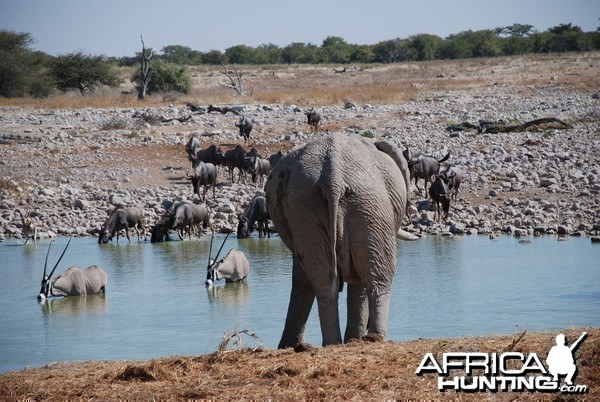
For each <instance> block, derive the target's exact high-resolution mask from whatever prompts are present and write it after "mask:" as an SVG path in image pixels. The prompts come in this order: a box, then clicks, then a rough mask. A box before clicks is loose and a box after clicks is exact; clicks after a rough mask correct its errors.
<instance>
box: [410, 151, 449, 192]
mask: <svg viewBox="0 0 600 402" xmlns="http://www.w3.org/2000/svg"><path fill="white" fill-rule="evenodd" d="M403 154H404V155H405V157H406V155H407V154H408V155H410V153H409V152H408V149H407V150H405V151H404V152H403ZM449 157H450V152H448V153H447V154H446V156H444V157H443V158H442V159H439V160H438V159H436V158H434V157H433V156H423V155H421V156H419V157H418V158H415V159H413V158H410V157H409V159H408V169H409V170H410V177H411V178H414V179H415V186H416V187H417V191H419V192H421V189H420V188H419V179H424V180H425V189H424V194H427V182H431V177H432V176H433V175H436V174H438V173H439V172H440V163H442V162H444V161H446V160H448V158H449Z"/></svg>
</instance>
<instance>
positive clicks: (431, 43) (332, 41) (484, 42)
mask: <svg viewBox="0 0 600 402" xmlns="http://www.w3.org/2000/svg"><path fill="white" fill-rule="evenodd" d="M599 49H600V28H598V29H597V30H596V31H593V32H583V31H582V29H581V28H580V27H578V26H576V25H572V24H570V23H569V24H560V25H558V26H555V27H552V28H550V29H548V30H547V31H544V32H537V31H536V30H535V29H534V27H533V26H532V25H524V24H514V25H512V26H507V27H499V28H495V29H491V30H480V31H470V30H469V31H464V32H460V33H458V34H454V35H450V36H448V37H447V38H441V37H439V36H436V35H430V34H419V35H414V36H411V37H409V38H405V39H402V38H397V39H391V40H386V41H382V42H378V43H376V44H374V45H357V44H351V43H347V42H346V41H345V40H344V39H343V38H341V37H338V36H329V37H327V38H325V39H324V40H323V42H322V44H321V45H320V46H317V45H314V44H311V43H301V42H295V43H291V44H289V45H287V46H285V47H279V46H277V45H274V44H272V43H269V44H263V45H259V46H257V47H251V46H247V45H237V46H232V47H230V48H227V49H225V51H224V52H221V51H219V50H210V51H208V52H201V51H198V50H193V49H191V48H189V47H187V46H180V45H170V46H165V47H163V48H162V53H161V54H160V55H159V56H158V58H160V59H161V60H164V61H167V62H170V63H175V64H179V65H202V64H217V65H218V64H221V63H223V64H227V63H232V64H322V63H335V64H345V63H399V62H404V61H425V60H435V59H465V58H472V57H496V56H513V55H521V54H526V53H561V52H581V51H590V50H599ZM116 60H117V61H118V62H119V63H120V64H122V65H131V64H135V63H136V62H137V60H138V59H137V57H122V58H119V59H116Z"/></svg>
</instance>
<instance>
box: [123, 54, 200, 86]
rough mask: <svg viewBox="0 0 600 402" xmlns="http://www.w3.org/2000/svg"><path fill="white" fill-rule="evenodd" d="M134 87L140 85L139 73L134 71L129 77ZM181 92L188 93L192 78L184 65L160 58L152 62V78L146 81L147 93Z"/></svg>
mask: <svg viewBox="0 0 600 402" xmlns="http://www.w3.org/2000/svg"><path fill="white" fill-rule="evenodd" d="M131 82H133V83H134V84H135V85H136V87H138V88H139V86H140V85H141V81H140V74H138V73H135V74H134V75H133V77H132V78H131ZM172 91H175V92H181V93H184V94H188V93H190V92H191V91H192V79H191V78H190V76H189V74H188V72H187V70H186V68H185V67H182V66H178V65H176V64H173V63H167V62H165V61H162V60H154V61H153V62H152V80H150V82H149V83H148V88H147V93H148V94H155V93H164V92H172Z"/></svg>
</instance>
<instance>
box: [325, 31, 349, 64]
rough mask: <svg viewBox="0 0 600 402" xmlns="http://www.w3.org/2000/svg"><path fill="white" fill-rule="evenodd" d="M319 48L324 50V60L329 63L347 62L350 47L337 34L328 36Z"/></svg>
mask: <svg viewBox="0 0 600 402" xmlns="http://www.w3.org/2000/svg"><path fill="white" fill-rule="evenodd" d="M321 49H323V50H324V51H325V55H326V59H325V60H326V61H327V62H330V63H348V62H349V61H350V52H351V47H350V45H348V44H347V43H346V41H345V40H344V39H343V38H340V37H339V36H328V37H327V38H325V40H324V41H323V44H322V45H321Z"/></svg>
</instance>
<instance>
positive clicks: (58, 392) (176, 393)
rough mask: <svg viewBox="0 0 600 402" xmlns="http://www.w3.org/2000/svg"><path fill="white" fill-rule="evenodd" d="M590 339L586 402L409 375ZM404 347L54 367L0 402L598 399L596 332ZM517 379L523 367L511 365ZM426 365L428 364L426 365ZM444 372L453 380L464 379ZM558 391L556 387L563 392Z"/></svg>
mask: <svg viewBox="0 0 600 402" xmlns="http://www.w3.org/2000/svg"><path fill="white" fill-rule="evenodd" d="M584 331H586V332H587V333H588V336H587V338H585V339H584V340H583V341H582V342H581V344H580V346H579V347H578V348H577V349H576V353H575V362H576V366H577V368H578V373H577V375H576V377H575V381H574V383H575V384H576V385H585V386H586V387H587V391H586V393H584V394H578V395H571V394H561V393H560V392H545V393H544V392H512V391H510V392H497V393H491V392H486V393H479V392H477V393H468V392H456V391H454V390H446V391H444V392H440V391H439V390H438V375H437V374H435V373H427V374H423V375H422V376H417V375H416V374H415V372H416V370H417V368H418V367H419V364H420V363H421V362H422V360H423V358H424V356H425V354H426V353H429V352H431V353H434V354H435V357H436V360H437V361H438V362H440V365H441V364H442V363H441V362H442V353H444V352H461V353H465V352H483V353H497V354H498V355H500V354H502V353H504V352H508V351H512V352H517V353H522V354H523V355H524V356H525V357H526V358H527V357H529V355H530V354H532V353H535V354H536V355H537V356H538V357H539V359H540V361H541V362H542V363H543V364H546V361H545V359H546V356H547V354H548V351H549V350H550V348H551V347H552V346H554V345H555V338H556V335H557V334H558V333H564V334H565V335H566V337H567V343H568V344H571V343H572V342H574V341H575V340H576V339H577V338H578V337H579V336H580V335H581V333H582V332H584ZM520 335H521V334H515V335H513V336H509V335H501V336H489V337H475V338H458V339H435V340H425V339H420V340H415V341H411V342H402V343H397V342H374V343H372V342H354V343H351V344H348V345H341V346H333V347H327V348H314V349H309V350H307V351H304V352H301V353H295V352H294V351H292V350H283V351H281V350H270V349H259V350H250V349H243V350H226V351H221V352H215V353H213V354H210V355H206V356H196V357H183V356H175V357H168V358H162V359H155V360H149V361H135V362H80V363H60V364H59V363H57V364H51V365H48V366H45V367H42V368H37V369H25V370H22V371H16V372H9V373H5V374H1V375H0V399H1V400H6V401H11V400H14V401H17V400H56V401H58V400H71V401H75V400H79V401H83V400H88V401H89V400H160V401H165V400H190V399H205V398H206V399H217V400H240V399H253V400H267V399H273V400H294V399H296V400H332V399H358V400H400V399H404V400H457V399H460V400H473V401H479V400H484V399H487V400H557V398H565V399H567V400H568V399H577V400H590V401H591V400H598V398H600V329H599V328H577V329H568V330H564V331H556V332H542V333H525V335H524V336H523V337H522V338H520ZM512 363H516V361H513V362H511V366H510V368H511V369H512V370H519V369H520V368H521V367H522V363H519V364H517V365H512ZM426 365H427V366H430V365H431V363H430V362H428V364H426ZM462 375H463V372H462V371H458V370H455V371H452V372H451V376H450V377H448V378H452V377H453V376H462ZM561 384H563V385H564V381H563V382H562V383H561Z"/></svg>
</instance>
